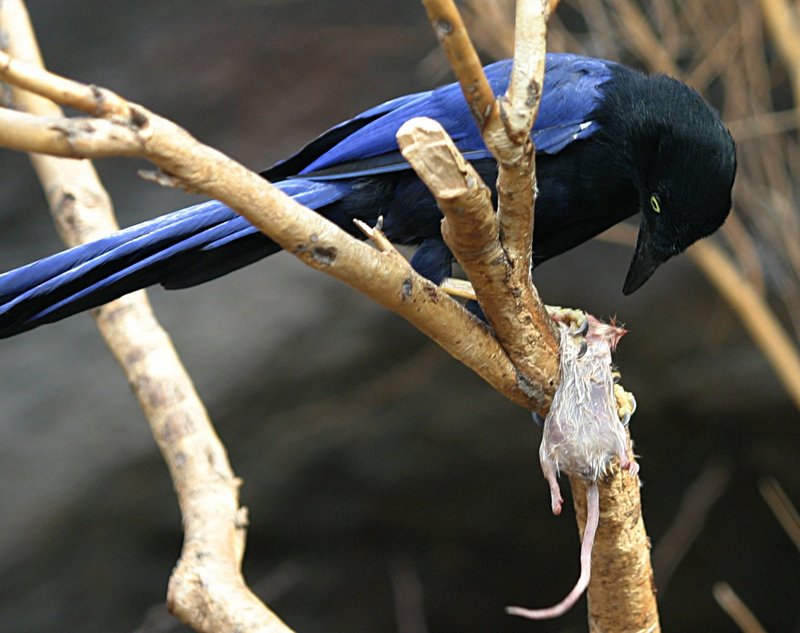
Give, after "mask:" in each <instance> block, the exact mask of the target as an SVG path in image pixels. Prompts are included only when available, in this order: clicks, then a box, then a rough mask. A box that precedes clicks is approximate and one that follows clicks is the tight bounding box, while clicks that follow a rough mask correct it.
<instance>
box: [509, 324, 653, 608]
mask: <svg viewBox="0 0 800 633" xmlns="http://www.w3.org/2000/svg"><path fill="white" fill-rule="evenodd" d="M553 318H554V319H555V320H556V321H557V323H558V329H559V335H560V339H561V340H560V355H561V384H560V385H559V387H558V390H557V391H556V394H555V397H554V398H553V404H552V406H551V407H550V412H549V413H548V414H547V418H545V421H544V431H543V434H542V444H541V447H540V448H539V461H540V462H541V464H542V471H543V472H544V476H545V478H546V479H547V481H548V483H549V484H550V497H551V502H552V508H553V514H556V515H558V514H560V513H561V506H562V504H563V502H564V500H563V499H562V498H561V490H560V488H559V486H558V479H557V477H558V474H559V472H564V473H566V474H567V475H569V476H571V477H580V478H582V479H584V480H585V481H586V482H587V487H586V527H585V529H584V532H583V541H582V542H581V574H580V577H579V578H578V582H577V583H576V584H575V586H574V587H573V589H572V591H570V592H569V594H567V596H566V597H565V598H564V599H563V600H562V601H561V602H559V603H558V604H556V605H554V606H552V607H548V608H545V609H525V608H522V607H507V608H506V611H507V612H508V613H509V614H511V615H518V616H522V617H525V618H530V619H533V620H544V619H549V618H555V617H558V616H560V615H562V614H564V613H566V612H567V611H568V610H569V609H570V607H572V605H574V604H575V602H577V600H578V598H580V597H581V595H582V594H583V592H584V591H585V590H586V588H587V587H588V586H589V578H590V575H591V567H592V546H593V545H594V536H595V533H596V532H597V525H598V523H599V519H600V502H599V492H598V488H597V482H598V480H599V479H600V477H603V476H604V475H606V474H607V473H608V472H609V469H610V467H611V464H612V463H613V460H614V458H615V457H617V458H619V461H620V466H621V468H623V469H626V470H628V472H629V473H630V474H631V475H632V476H634V477H635V476H636V474H637V473H638V472H639V465H638V464H637V463H636V461H634V460H632V459H628V452H627V444H626V439H625V427H624V425H623V421H622V420H620V418H619V415H618V409H617V400H616V396H615V393H614V375H613V371H612V367H611V351H612V350H613V349H614V348H615V347H616V345H617V341H619V339H620V338H621V337H622V336H623V335H624V334H625V330H624V329H623V328H621V327H618V326H616V325H609V324H607V323H603V322H602V321H600V320H599V319H596V318H595V317H593V316H591V315H586V319H585V321H583V322H582V323H581V325H580V327H575V326H572V325H570V324H569V323H568V321H572V320H573V319H574V316H573V315H572V314H569V315H567V316H566V317H560V316H559V314H558V313H557V314H556V315H554V317H553ZM584 333H585V337H584V336H582V334H584ZM625 417H626V418H628V417H630V416H629V415H626V416H625ZM625 422H627V420H625Z"/></svg>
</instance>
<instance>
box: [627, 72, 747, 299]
mask: <svg viewBox="0 0 800 633" xmlns="http://www.w3.org/2000/svg"><path fill="white" fill-rule="evenodd" d="M622 80H623V88H622V89H623V92H624V96H620V95H619V86H618V87H617V88H616V89H612V92H613V93H617V97H616V98H617V99H624V100H625V101H628V103H627V104H624V105H625V106H626V108H625V109H624V110H623V111H624V112H625V121H624V126H625V127H626V133H627V135H628V140H629V144H628V148H627V153H628V158H629V159H630V160H631V165H632V170H633V174H632V175H631V178H632V180H633V181H634V182H633V184H634V188H635V190H636V192H637V195H638V198H639V200H638V203H639V210H640V211H641V213H642V219H641V224H640V227H639V237H638V240H637V243H636V251H635V252H634V255H633V261H632V262H631V266H630V269H629V270H628V275H627V277H626V279H625V285H624V287H623V292H624V293H625V294H630V293H632V292H633V291H635V290H636V289H637V288H639V287H640V286H641V285H642V284H643V283H644V282H645V281H647V279H648V278H649V277H650V276H651V275H652V274H653V273H654V272H655V270H656V268H658V266H659V265H660V264H662V263H664V262H665V261H667V260H668V259H669V258H670V257H672V256H673V255H677V254H678V253H681V252H683V251H684V250H686V248H687V247H688V246H689V245H691V244H692V243H694V242H695V241H697V240H698V239H700V238H702V237H706V236H707V235H710V234H711V233H713V232H714V231H716V230H717V229H718V228H719V227H720V226H722V223H723V222H724V221H725V218H726V217H727V216H728V212H729V211H730V208H731V189H732V188H733V180H734V176H735V174H736V153H735V148H734V143H733V139H732V138H731V135H730V133H729V132H728V130H727V129H726V128H725V126H724V125H723V124H722V122H721V121H720V119H719V117H718V116H717V114H716V113H715V112H714V110H713V109H712V108H711V107H710V106H709V105H708V104H707V103H706V102H705V101H704V100H703V98H702V97H701V96H700V95H699V94H697V93H696V92H695V91H694V90H692V89H691V88H689V87H688V86H686V85H685V84H683V83H681V82H679V81H677V80H675V79H671V78H669V77H666V76H664V75H651V76H644V75H640V74H638V73H636V74H634V73H630V74H629V75H626V76H625V77H623V78H622ZM612 83H613V82H612ZM617 105H618V106H622V105H623V104H622V103H618V104H617ZM617 124H618V125H619V124H620V122H619V121H617Z"/></svg>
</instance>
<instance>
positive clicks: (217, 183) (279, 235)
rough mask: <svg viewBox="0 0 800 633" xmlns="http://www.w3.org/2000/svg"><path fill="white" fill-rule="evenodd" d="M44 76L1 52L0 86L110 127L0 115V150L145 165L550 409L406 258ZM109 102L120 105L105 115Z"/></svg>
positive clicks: (198, 148)
mask: <svg viewBox="0 0 800 633" xmlns="http://www.w3.org/2000/svg"><path fill="white" fill-rule="evenodd" d="M42 72H44V73H47V71H33V70H32V69H31V68H30V66H28V65H26V64H23V63H22V62H19V61H17V60H12V59H10V58H9V56H8V55H6V54H5V53H0V79H2V80H4V81H7V82H9V83H11V84H14V85H17V86H19V87H22V88H31V89H35V90H36V91H38V92H39V93H41V94H43V95H44V96H47V97H52V98H56V99H60V100H62V101H64V102H66V103H69V104H71V105H72V107H75V108H77V109H79V110H82V111H84V112H90V113H94V112H103V113H105V114H106V116H108V118H77V119H57V118H36V117H33V116H32V115H26V114H24V113H17V112H12V111H9V110H4V109H0V145H5V146H8V147H12V148H14V149H20V150H23V151H38V152H47V153H51V154H55V155H59V156H67V157H87V158H95V157H105V156H111V155H115V156H137V157H142V158H145V159H148V160H150V161H151V162H153V163H154V164H156V165H157V166H159V167H160V168H161V169H162V170H163V171H164V172H165V173H167V174H168V175H169V176H170V177H172V178H174V179H176V182H177V183H178V184H180V186H182V187H185V188H187V189H191V190H192V191H197V192H201V193H204V194H206V195H209V196H212V197H214V198H216V199H218V200H221V201H222V202H224V203H225V204H227V205H228V206H230V207H231V208H232V209H233V210H235V211H237V212H238V213H241V214H242V215H244V216H245V217H246V218H247V219H248V220H249V221H250V222H251V223H252V224H253V225H255V226H256V227H258V228H259V229H260V230H261V231H262V232H264V233H266V234H267V235H269V236H270V237H271V238H272V239H273V240H275V241H276V242H277V243H278V244H280V245H281V246H282V247H283V248H284V249H286V250H287V251H289V252H290V253H292V254H294V255H295V256H297V257H298V258H300V259H301V260H302V261H303V262H304V263H306V264H307V265H309V266H311V267H312V268H315V269H317V270H322V271H324V272H327V273H328V274H330V275H333V276H334V277H337V278H338V279H340V280H342V281H344V282H345V283H347V284H349V285H350V286H352V287H354V288H355V289H357V290H359V291H361V292H363V293H364V294H366V295H367V296H369V297H371V298H372V299H373V300H375V301H377V302H378V303H380V304H381V305H383V306H385V307H387V308H389V309H390V310H392V311H394V312H395V313H397V314H399V315H400V316H402V317H404V318H406V319H407V320H408V321H410V322H411V323H412V324H414V325H415V326H416V327H417V328H418V329H420V330H421V331H422V332H423V333H425V334H426V335H428V336H429V337H430V338H432V339H433V340H434V341H436V342H437V343H438V344H439V345H441V346H442V347H443V348H444V349H446V350H447V351H448V352H450V353H451V354H452V355H453V356H454V357H455V358H457V359H458V360H460V361H461V362H463V363H464V364H465V365H467V366H468V367H470V368H471V369H473V371H475V372H476V373H478V374H479V375H480V376H481V377H482V378H484V380H486V381H487V382H488V383H489V384H491V385H492V386H493V387H494V388H495V389H496V390H498V391H500V392H501V393H503V394H504V395H505V396H506V397H508V398H509V399H510V400H512V401H513V402H516V403H517V404H520V405H522V406H524V407H526V408H528V409H534V410H542V409H543V408H545V407H546V401H545V402H544V403H543V402H542V401H537V400H535V399H533V398H531V397H530V396H529V395H528V393H526V390H525V389H523V386H521V385H520V384H519V381H518V378H517V372H516V371H515V369H514V367H513V365H512V363H511V361H510V360H509V358H508V357H507V355H506V353H505V352H504V351H503V349H502V348H501V347H500V345H498V343H497V341H496V339H495V338H494V336H492V334H491V332H489V330H488V329H487V328H486V327H485V326H484V325H483V324H482V323H480V322H479V321H478V320H477V319H474V318H473V317H472V316H471V315H469V314H468V313H467V312H466V311H465V310H464V309H463V308H462V307H461V306H460V305H459V304H458V303H456V302H455V301H453V300H452V299H451V298H450V297H449V296H448V295H447V294H446V293H444V292H443V291H441V290H440V289H439V288H438V287H437V286H435V285H434V284H432V283H431V282H429V281H428V280H427V279H425V278H423V277H421V276H419V275H418V274H417V273H416V272H414V270H413V269H412V268H411V267H410V265H409V264H408V262H406V261H405V260H404V259H402V258H398V257H395V256H393V255H392V254H378V255H377V256H376V252H375V250H374V249H372V248H371V247H370V246H369V245H367V244H364V243H363V242H361V241H359V240H356V239H355V238H353V237H351V236H350V235H348V234H347V233H345V232H344V231H343V230H342V229H340V228H339V227H337V226H336V225H335V224H333V223H331V222H329V221H328V220H326V219H325V218H323V217H322V216H320V215H319V214H317V213H315V212H313V211H311V210H310V209H307V208H305V207H303V206H302V205H300V204H298V203H297V202H295V201H294V200H292V199H291V198H289V197H288V196H286V195H285V194H284V193H283V192H282V191H280V190H279V189H277V188H276V187H274V186H272V185H271V184H270V183H269V182H267V181H266V180H264V179H263V178H262V177H261V176H259V175H258V174H255V173H253V172H251V171H249V170H247V169H246V168H245V167H244V166H242V165H241V164H239V163H237V162H235V161H233V160H232V159H230V158H228V157H226V156H225V155H223V154H222V153H220V152H218V151H217V150H214V149H212V148H210V147H208V146H206V145H203V144H202V143H199V142H198V141H197V140H195V139H194V138H193V137H191V136H190V135H189V134H188V133H187V132H186V131H185V130H183V129H182V128H180V127H178V126H177V125H175V124H174V123H172V122H170V121H167V120H166V119H163V118H162V117H159V116H157V115H155V114H153V113H152V112H150V111H148V110H147V109H146V108H144V107H142V106H140V105H137V104H133V103H129V102H126V101H125V100H124V99H122V98H121V97H119V96H118V95H115V94H114V93H111V92H110V91H107V90H104V89H100V88H91V89H90V88H89V87H88V86H85V85H83V84H80V83H78V82H73V81H70V80H66V79H63V78H56V79H55V80H54V81H53V83H52V84H51V83H48V82H47V81H44V80H43V78H42ZM47 76H51V74H50V73H47ZM53 77H55V76H54V75H53ZM106 103H113V104H115V105H114V107H113V108H109V107H107V106H105V105H104V104H106ZM545 391H546V392H548V393H549V392H550V390H549V389H546V390H545ZM549 396H552V393H549Z"/></svg>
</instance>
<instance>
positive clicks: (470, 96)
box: [422, 0, 497, 131]
mask: <svg viewBox="0 0 800 633" xmlns="http://www.w3.org/2000/svg"><path fill="white" fill-rule="evenodd" d="M422 4H423V5H425V10H426V11H427V12H428V20H429V21H430V23H431V26H433V31H434V33H436V37H437V38H438V39H439V43H440V44H441V46H442V50H444V52H445V55H447V59H448V61H449V62H450V66H451V67H452V68H453V71H454V72H455V74H456V78H457V79H458V82H459V83H460V84H461V91H462V92H463V93H464V97H465V98H466V100H467V103H468V104H469V109H470V111H471V112H472V116H473V117H474V118H475V121H476V122H477V124H478V128H479V129H480V130H481V131H483V130H484V129H485V127H486V125H487V123H488V121H489V120H490V118H495V119H496V118H497V104H496V103H495V98H494V92H493V91H492V88H491V86H490V85H489V81H488V80H487V79H486V75H485V74H484V72H483V67H482V66H481V60H480V58H479V57H478V53H477V51H476V50H475V47H474V46H473V45H472V41H471V40H470V39H469V35H468V34H467V27H465V26H464V20H463V19H462V18H461V13H459V11H458V8H457V7H456V4H455V2H454V0H422Z"/></svg>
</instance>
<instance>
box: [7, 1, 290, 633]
mask: <svg viewBox="0 0 800 633" xmlns="http://www.w3.org/2000/svg"><path fill="white" fill-rule="evenodd" d="M0 31H1V32H2V36H3V41H4V42H5V47H6V50H7V51H8V52H9V53H11V54H12V55H14V56H15V57H16V58H17V59H20V60H25V61H26V62H28V63H30V64H32V65H36V66H39V67H41V66H42V59H41V55H40V53H39V49H38V45H37V43H36V39H35V36H34V34H33V30H32V28H31V25H30V21H29V19H28V15H27V11H26V10H25V6H24V4H23V3H22V2H21V1H20V0H3V2H2V4H0ZM34 68H35V67H34ZM34 74H35V73H34ZM40 76H43V75H41V73H40ZM12 91H13V92H12V95H13V98H14V102H15V105H16V106H17V107H18V108H20V109H23V110H25V111H27V112H30V113H35V114H37V115H41V116H44V117H51V118H52V117H56V118H58V117H61V110H60V108H59V107H58V106H57V105H56V104H55V103H53V102H52V101H49V100H48V99H43V98H41V97H39V96H37V95H35V94H33V93H30V92H26V91H23V90H20V89H17V88H13V87H12ZM12 114H15V113H12ZM56 120H58V119H56ZM31 161H32V162H33V165H34V168H35V169H36V172H37V174H38V175H39V179H40V180H41V183H42V187H43V188H44V190H45V193H46V194H47V198H48V201H49V203H50V208H51V212H52V215H53V220H54V222H55V224H56V228H57V229H58V232H59V235H60V236H61V238H62V239H63V240H64V242H65V243H66V244H67V245H69V246H75V245H77V244H81V243H83V242H86V241H90V240H94V239H97V238H99V237H102V236H103V235H105V234H108V233H110V232H112V231H115V230H117V229H118V226H117V223H116V220H115V218H114V213H113V209H112V206H111V201H110V199H109V197H108V195H107V193H106V191H105V189H104V188H103V186H102V184H101V182H100V179H99V178H98V176H97V172H96V171H95V169H94V167H93V165H92V164H91V163H90V162H88V161H85V160H81V161H76V160H67V159H63V158H54V157H52V156H43V155H39V154H32V155H31ZM92 316H93V318H94V320H95V322H96V324H97V327H98V329H99V330H100V334H101V335H102V336H103V339H104V340H105V341H106V344H107V345H108V347H109V349H110V350H111V352H112V353H113V355H114V357H115V358H116V359H117V361H118V362H119V364H120V365H121V366H122V369H123V371H124V372H125V376H126V378H127V380H128V384H130V386H131V389H132V390H133V392H134V394H135V395H136V397H137V399H138V400H139V404H140V405H141V407H142V410H143V411H144V414H145V417H146V418H147V420H148V422H149V424H150V428H151V430H152V433H153V436H154V438H155V439H156V442H157V443H158V446H159V449H160V450H161V454H162V455H163V457H164V460H165V461H166V463H167V466H168V467H169V471H170V475H171V476H172V481H173V485H174V487H175V491H176V493H177V496H178V501H179V504H180V508H181V513H182V516H183V526H184V535H185V538H184V544H183V551H182V552H181V558H180V560H179V561H178V564H177V566H176V568H175V570H174V571H173V573H172V576H171V578H170V582H169V588H168V593H167V604H168V606H169V609H170V611H171V612H172V613H173V614H174V615H176V616H177V617H178V618H179V619H180V620H181V621H182V622H184V623H185V624H188V625H190V626H192V627H193V628H194V629H195V630H197V631H207V632H209V633H211V632H212V631H213V632H215V633H216V632H218V631H233V630H241V631H247V632H248V633H250V632H255V631H261V632H263V633H286V632H290V631H291V629H290V628H289V627H288V626H286V625H285V624H284V623H283V622H282V621H281V620H280V618H278V616H276V615H275V614H274V613H273V612H272V611H270V610H269V609H268V608H267V607H266V606H265V605H264V604H263V603H262V602H261V601H260V600H259V599H258V598H257V597H256V596H255V595H254V594H253V593H252V591H250V589H249V588H248V587H247V585H246V584H245V582H244V578H243V577H242V573H241V563H242V556H243V554H244V544H245V529H246V510H245V509H244V508H241V507H239V479H238V478H237V477H236V476H235V475H234V473H233V470H232V468H231V466H230V463H229V461H228V456H227V453H226V451H225V447H224V446H223V445H222V442H221V441H220V440H219V438H218V437H217V434H216V432H215V430H214V427H213V425H212V423H211V420H210V419H209V417H208V413H207V411H206V409H205V407H204V405H203V403H202V401H201V400H200V397H199V396H198V394H197V392H196V390H195V388H194V385H193V384H192V380H191V378H190V377H189V374H188V373H187V371H186V369H185V368H184V366H183V364H182V363H181V360H180V358H179V357H178V354H177V352H176V351H175V348H174V346H173V344H172V341H171V339H170V337H169V335H168V334H167V333H166V332H165V331H164V329H163V328H162V327H161V325H160V324H159V323H158V321H157V319H156V318H155V315H154V314H153V311H152V309H151V307H150V303H149V301H148V299H147V295H146V293H145V292H144V291H139V292H136V293H133V294H130V295H127V296H125V297H122V298H121V299H117V300H116V301H112V302H111V303H109V304H107V305H105V306H103V307H101V308H98V309H96V310H93V311H92Z"/></svg>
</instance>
